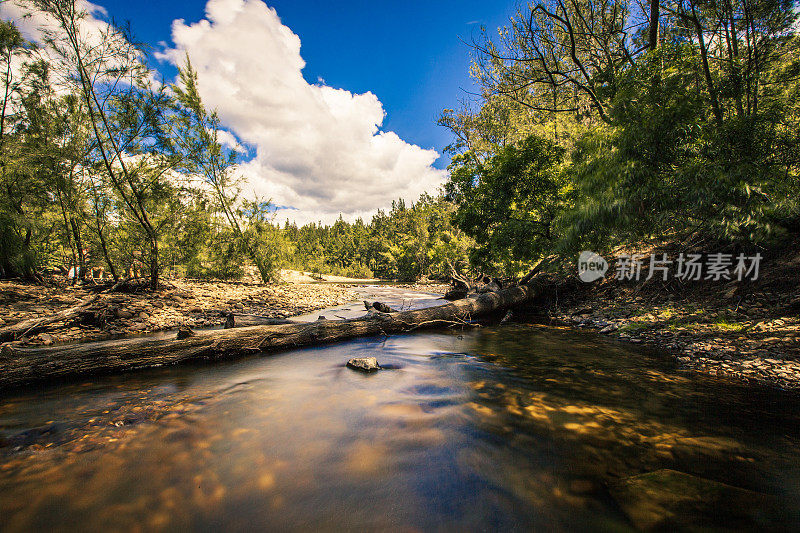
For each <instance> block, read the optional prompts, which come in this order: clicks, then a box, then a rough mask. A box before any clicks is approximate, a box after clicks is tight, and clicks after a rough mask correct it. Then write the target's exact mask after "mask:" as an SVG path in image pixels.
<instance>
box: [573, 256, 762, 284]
mask: <svg viewBox="0 0 800 533" xmlns="http://www.w3.org/2000/svg"><path fill="white" fill-rule="evenodd" d="M761 259H762V258H761V254H760V253H756V254H755V255H746V254H743V253H740V254H738V255H736V256H734V255H733V254H724V253H713V254H683V253H681V254H678V257H676V258H674V259H672V258H669V257H668V256H667V254H665V253H662V254H655V253H653V254H650V255H649V256H647V255H644V254H621V255H620V256H619V257H617V261H616V263H615V265H614V279H617V280H635V281H639V280H640V279H642V278H643V277H644V279H645V280H649V279H651V278H654V277H655V278H657V279H658V278H660V279H661V280H663V281H667V280H668V279H669V278H670V275H671V276H672V277H673V278H674V279H679V280H682V281H700V280H709V281H722V280H726V281H727V280H737V281H742V280H745V279H750V280H753V281H755V280H757V279H758V274H759V268H760V265H761ZM645 265H647V269H646V276H644V273H643V267H644V266H645ZM607 271H608V262H607V261H606V260H605V259H603V257H601V256H600V255H599V254H597V253H595V252H589V251H583V252H581V254H580V256H579V257H578V277H579V278H580V279H581V281H585V282H587V283H588V282H592V281H595V280H597V279H600V278H602V277H604V276H605V274H606V272H607Z"/></svg>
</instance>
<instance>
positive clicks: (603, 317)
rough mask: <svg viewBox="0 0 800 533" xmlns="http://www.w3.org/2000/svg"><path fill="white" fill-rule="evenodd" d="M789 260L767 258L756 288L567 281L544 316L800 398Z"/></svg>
mask: <svg viewBox="0 0 800 533" xmlns="http://www.w3.org/2000/svg"><path fill="white" fill-rule="evenodd" d="M782 252H783V253H780V254H778V253H773V254H767V256H766V257H765V260H764V263H763V265H762V269H761V272H762V275H761V276H760V277H759V279H757V280H755V281H742V282H739V281H735V280H734V281H699V282H683V283H680V282H677V281H676V280H669V281H668V282H663V281H661V280H656V279H655V278H654V279H652V280H650V281H619V280H616V279H613V274H612V275H611V276H609V278H611V279H608V278H607V279H605V280H602V281H596V282H593V283H582V282H580V281H577V279H576V278H575V277H574V276H561V278H560V281H559V283H557V284H556V286H557V288H556V290H554V291H551V295H550V297H548V298H547V299H546V300H543V301H541V302H539V306H538V307H537V310H538V312H543V313H545V314H547V315H548V317H549V318H550V319H551V320H553V321H556V322H560V323H565V324H568V325H572V326H574V327H579V328H588V329H593V330H597V331H599V332H600V333H602V334H604V335H608V336H610V337H615V338H618V339H620V340H622V341H626V342H631V343H635V344H640V345H650V346H653V347H656V348H659V349H661V350H666V351H667V352H669V353H671V354H672V355H673V356H674V357H675V358H676V359H677V361H678V362H679V363H680V364H681V365H683V366H685V367H688V368H693V369H695V370H698V371H701V372H705V373H708V374H713V375H719V376H728V377H733V378H735V379H742V380H746V381H749V382H754V383H761V384H767V385H770V386H777V387H779V388H784V389H794V390H800V317H799V316H798V315H799V314H800V274H798V273H799V272H800V253H798V252H797V251H786V250H783V251H782ZM645 276H646V272H645V273H644V274H643V276H642V280H644V278H645Z"/></svg>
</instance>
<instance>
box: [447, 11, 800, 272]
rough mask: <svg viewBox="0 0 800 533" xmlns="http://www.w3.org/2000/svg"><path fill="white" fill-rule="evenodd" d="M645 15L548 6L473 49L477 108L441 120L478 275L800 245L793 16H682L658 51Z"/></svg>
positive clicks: (799, 111)
mask: <svg viewBox="0 0 800 533" xmlns="http://www.w3.org/2000/svg"><path fill="white" fill-rule="evenodd" d="M646 9H647V4H634V3H631V2H627V1H622V2H612V3H610V4H609V3H607V2H606V3H603V2H594V1H593V0H589V1H588V2H581V3H572V4H565V3H562V2H555V1H551V0H540V1H537V2H534V3H532V4H530V5H528V6H527V7H521V8H520V11H519V13H518V14H517V16H515V17H514V18H513V19H512V20H511V22H510V26H509V27H508V28H504V29H502V30H501V31H500V32H499V34H498V37H497V38H496V39H491V38H489V37H488V36H486V35H485V34H484V37H483V39H482V40H480V41H479V42H478V44H477V45H476V52H477V55H476V58H477V59H476V63H475V65H474V66H473V74H474V76H475V77H476V79H477V81H478V83H479V84H480V85H481V88H482V92H481V100H480V107H479V109H478V110H476V111H469V110H464V111H462V112H461V113H454V112H453V111H450V110H446V111H445V112H444V114H443V116H442V119H440V124H442V125H444V126H446V127H449V128H450V129H451V130H452V131H453V133H454V135H455V137H456V142H455V143H454V144H453V145H452V146H451V149H452V150H453V151H454V152H456V153H457V155H456V156H455V157H454V158H453V164H452V165H451V169H450V170H451V174H450V180H449V182H448V184H447V186H446V190H447V191H448V195H449V198H450V199H452V200H453V201H454V202H455V203H456V205H457V207H458V209H457V212H456V216H455V221H456V224H457V225H458V226H459V227H460V228H461V229H463V230H464V231H465V232H466V233H468V234H470V235H471V236H474V237H475V240H476V242H477V244H478V247H477V248H476V250H475V251H474V253H473V254H472V259H473V261H474V263H475V264H476V265H478V266H481V267H482V268H484V269H489V270H491V269H492V266H491V263H492V262H494V269H495V270H501V271H504V272H506V273H516V272H518V271H520V270H522V269H523V267H525V266H530V264H531V263H532V262H533V261H534V260H535V259H537V258H538V257H541V256H544V255H549V254H551V253H562V254H564V253H569V254H570V256H571V254H572V253H574V252H575V251H577V250H580V249H585V248H593V249H603V248H607V247H612V246H616V245H619V244H628V243H635V242H640V241H642V240H650V239H664V238H671V239H674V240H685V239H688V238H691V237H699V238H702V239H704V240H715V241H724V242H732V243H737V244H740V245H741V244H748V243H768V242H770V240H772V239H775V238H779V237H781V236H783V235H786V234H788V233H793V234H796V233H797V232H798V231H800V200H798V198H800V98H798V97H800V36H798V33H797V31H798V26H797V24H796V22H797V12H796V9H795V6H794V4H793V3H792V2H790V1H788V0H757V1H755V2H741V1H737V0H733V1H731V2H727V3H722V4H719V3H709V2H701V1H699V0H685V1H681V2H677V3H674V5H672V6H671V7H670V9H669V10H666V11H665V10H663V9H662V13H661V21H660V28H659V29H660V35H661V37H660V40H659V39H656V40H655V42H654V41H653V40H652V36H651V35H649V33H650V32H648V28H647V27H646V25H645V26H644V27H643V26H642V24H641V23H640V22H641V20H643V19H644V20H648V15H649V14H648V13H647V12H646V11H643V10H646ZM631 36H632V37H631ZM642 45H645V46H642ZM526 110H527V116H526V114H525V111H526ZM509 117H513V119H510V118H509ZM493 118H494V119H495V120H494V121H493V120H492V119H493ZM531 134H533V135H534V136H535V137H533V138H538V139H539V141H538V144H537V145H536V150H532V151H531V150H526V148H525V145H524V143H525V142H529V141H525V139H531V138H532V137H530V135H531ZM544 138H548V139H551V140H552V141H554V142H555V143H557V145H558V146H560V147H561V148H555V147H554V146H551V147H546V145H545V144H544V141H543V139H544ZM537 150H538V152H537ZM549 154H553V155H555V154H560V155H559V156H558V157H550V155H549ZM538 158H541V161H542V162H543V163H545V164H543V165H539V166H534V167H533V170H531V169H530V168H529V167H528V166H527V165H528V163H529V162H533V161H537V160H539V159H538ZM547 169H550V170H547ZM545 228H546V229H547V231H544V230H545ZM537 230H539V231H538V232H537Z"/></svg>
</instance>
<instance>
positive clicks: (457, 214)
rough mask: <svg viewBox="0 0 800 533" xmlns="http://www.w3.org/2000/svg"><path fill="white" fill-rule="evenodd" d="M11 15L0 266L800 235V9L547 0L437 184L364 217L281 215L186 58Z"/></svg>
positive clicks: (55, 13)
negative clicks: (160, 68)
mask: <svg viewBox="0 0 800 533" xmlns="http://www.w3.org/2000/svg"><path fill="white" fill-rule="evenodd" d="M25 4H26V5H27V7H28V8H29V9H30V10H31V11H32V12H39V13H45V14H47V15H49V16H50V17H51V19H52V20H53V21H55V23H54V25H53V26H52V27H50V28H48V29H47V30H46V36H47V38H46V39H45V41H46V42H45V44H44V45H39V46H37V45H35V44H33V43H31V42H27V41H26V40H25V39H24V38H23V37H22V34H21V33H20V31H19V29H18V28H17V27H16V26H15V24H14V23H13V22H7V21H4V22H2V23H0V73H2V80H3V81H2V83H3V87H2V93H3V102H2V110H1V111H0V182H2V190H1V191H0V277H6V278H9V277H22V278H32V279H38V278H41V276H43V275H46V274H48V273H62V274H69V276H70V277H71V278H72V279H73V280H74V281H76V282H77V281H80V280H82V279H84V278H87V277H92V278H95V277H97V276H100V277H108V278H113V279H115V280H119V279H123V278H126V277H129V276H136V277H142V278H144V279H147V280H148V281H149V283H150V285H151V286H153V287H156V286H157V285H158V282H159V279H160V278H161V277H163V276H184V277H190V278H217V279H238V278H240V277H241V276H242V275H243V274H244V273H245V271H246V270H247V268H248V267H255V268H256V269H257V270H258V272H259V274H260V276H261V278H262V280H263V281H264V282H267V281H270V280H274V279H275V278H276V273H277V272H278V270H279V269H280V268H295V269H298V270H307V271H312V272H319V273H333V274H340V275H347V276H351V277H372V276H377V277H381V278H385V279H399V280H415V279H444V278H447V277H448V276H449V275H450V274H451V272H452V268H455V269H456V270H459V271H471V272H484V273H490V274H496V275H505V276H510V275H519V274H522V273H524V272H526V271H528V270H529V269H530V267H531V266H532V265H533V264H535V263H536V262H538V261H540V260H541V259H542V258H547V257H554V256H555V257H573V256H574V254H575V252H576V251H579V250H581V249H594V250H599V251H602V250H608V249H610V248H613V247H616V246H620V245H624V244H626V243H636V242H641V241H645V240H653V239H661V240H662V241H663V240H670V241H674V242H687V240H690V239H698V240H701V241H703V242H713V243H717V244H719V245H721V246H734V247H740V248H747V247H753V246H758V247H764V246H769V245H772V244H775V243H779V242H781V241H782V240H785V239H787V238H792V237H793V236H796V234H797V232H798V231H800V204H798V196H800V195H798V193H800V184H799V183H798V170H799V169H800V167H799V165H800V137H799V136H800V127H799V126H800V98H798V97H799V96H800V95H799V94H798V91H799V89H800V83H799V81H798V80H799V78H798V76H800V47H798V43H799V42H800V40H798V35H797V30H798V21H797V12H796V10H795V7H794V4H793V2H791V1H790V0H741V1H740V0H713V1H709V0H679V1H673V2H658V1H653V2H650V3H641V2H633V1H612V2H609V1H595V0H588V1H579V0H570V1H566V0H544V1H538V2H534V3H531V4H530V5H527V6H522V7H520V8H519V9H518V12H517V13H516V15H515V16H513V17H512V18H511V19H510V20H509V23H508V25H507V26H506V27H503V28H500V29H499V30H498V31H497V32H494V31H491V30H489V29H486V28H483V29H482V31H481V32H480V33H479V34H478V35H475V36H474V38H473V40H472V43H471V46H472V53H473V64H472V69H471V74H472V76H473V78H474V79H475V81H476V83H477V85H478V86H479V87H480V91H479V93H478V94H475V95H472V96H471V97H470V98H468V99H466V100H465V101H464V102H461V104H460V105H459V106H454V108H453V109H446V110H444V111H443V113H442V114H441V117H440V118H439V124H440V125H441V126H442V127H445V128H448V129H449V130H450V131H451V132H452V134H453V139H454V142H453V143H452V144H451V145H450V146H449V147H448V151H449V152H450V155H451V157H452V161H451V164H450V166H449V168H448V178H447V182H446V183H445V185H444V187H443V189H442V190H440V191H431V192H430V194H425V195H423V196H422V197H421V198H419V199H418V200H417V201H415V202H414V203H409V204H407V203H406V202H404V201H402V200H398V201H396V202H395V203H394V204H393V206H392V207H391V209H390V210H388V211H384V210H380V211H378V212H377V214H376V215H375V216H374V217H373V218H372V220H370V221H364V220H360V219H359V220H356V221H355V222H352V223H351V222H348V221H345V220H343V219H342V218H340V219H339V220H338V221H336V222H335V223H333V224H329V225H328V224H322V223H311V224H306V225H303V226H298V225H297V224H294V223H290V222H288V221H286V222H284V221H282V220H280V218H279V213H280V212H279V211H278V210H277V209H276V207H275V206H274V205H272V203H271V202H270V200H269V199H268V198H254V197H248V196H247V195H245V194H244V193H243V191H244V190H245V184H246V180H247V176H245V175H242V174H241V173H239V172H238V169H239V166H238V165H239V163H240V158H241V157H242V156H241V154H240V153H239V152H240V151H239V150H238V149H237V147H236V146H231V145H230V143H229V142H227V140H226V139H225V138H224V137H223V134H224V131H223V130H222V127H221V125H220V120H219V117H218V116H217V115H216V113H215V112H214V110H209V109H207V108H206V107H205V106H204V104H203V102H202V99H201V98H200V95H199V92H198V88H197V83H198V74H197V72H195V70H194V69H193V68H192V64H191V61H190V58H189V57H186V60H185V63H184V64H183V66H182V67H181V68H180V71H179V76H178V79H177V80H176V81H175V82H174V83H168V82H166V81H164V80H160V79H158V76H157V75H156V73H155V71H154V70H153V69H152V68H151V66H150V63H149V60H150V56H149V51H148V50H149V48H148V47H147V46H145V45H139V44H136V41H135V39H133V37H132V34H131V29H130V28H129V27H127V26H124V25H109V26H108V27H107V28H106V29H104V30H103V31H102V32H101V33H100V34H99V35H97V34H90V33H88V32H86V31H84V29H83V28H82V26H83V25H84V23H85V21H86V16H87V14H86V12H84V11H82V9H81V7H80V6H81V4H79V3H76V2H75V1H74V0H31V1H27V2H25Z"/></svg>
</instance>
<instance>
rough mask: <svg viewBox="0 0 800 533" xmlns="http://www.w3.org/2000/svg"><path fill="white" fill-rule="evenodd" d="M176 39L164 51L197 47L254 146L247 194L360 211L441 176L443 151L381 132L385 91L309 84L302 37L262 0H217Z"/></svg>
mask: <svg viewBox="0 0 800 533" xmlns="http://www.w3.org/2000/svg"><path fill="white" fill-rule="evenodd" d="M172 39H173V41H174V48H171V49H168V50H166V51H165V52H163V53H162V54H160V57H161V58H162V59H167V60H169V61H171V62H172V63H174V64H181V63H182V62H183V59H184V57H185V55H186V54H188V56H189V58H190V59H191V61H192V64H193V66H194V67H195V69H196V70H197V71H198V75H199V80H198V88H199V91H200V95H201V97H202V98H203V101H204V103H205V105H206V106H207V107H208V108H209V109H216V110H217V112H218V114H219V117H220V120H221V122H222V125H223V126H225V128H226V129H229V130H230V131H231V132H233V133H234V134H235V135H236V136H237V137H238V138H239V139H240V140H241V141H243V142H244V143H246V144H247V145H249V146H251V147H254V148H255V155H254V157H253V158H252V159H251V160H250V161H248V162H246V163H244V164H242V165H241V171H242V172H243V173H244V175H245V176H246V177H247V179H248V192H254V193H255V194H258V195H259V196H262V197H268V198H272V200H273V202H274V203H275V204H277V205H281V206H291V207H292V208H294V209H291V210H286V211H279V213H278V216H279V219H283V218H290V219H294V220H297V221H298V222H299V223H302V222H306V221H312V220H323V221H326V222H330V221H332V220H333V219H335V218H336V217H337V216H338V215H339V213H342V214H344V216H345V218H350V219H352V218H355V217H356V216H364V215H368V214H370V213H372V212H373V211H374V210H376V209H378V208H382V207H386V206H388V205H389V204H391V201H392V200H393V199H397V198H404V199H406V200H415V199H416V198H417V197H418V196H419V195H420V194H421V193H422V192H424V191H428V192H433V191H434V190H435V189H436V188H437V187H438V186H439V185H440V184H441V183H442V181H443V179H444V176H445V172H444V171H442V170H439V169H435V168H433V167H432V166H431V165H432V164H433V162H434V161H435V160H436V159H437V158H438V157H439V154H437V153H436V151H435V150H432V149H430V150H426V149H423V148H420V147H419V146H415V145H412V144H409V143H407V142H405V141H404V140H403V139H401V138H400V137H399V136H397V135H396V134H395V133H393V132H384V131H381V130H380V126H381V124H382V123H383V119H384V115H385V113H384V109H383V106H382V104H381V102H380V101H379V100H378V98H377V96H375V95H374V94H372V93H371V92H367V93H364V94H353V93H351V92H349V91H346V90H343V89H336V88H333V87H329V86H326V85H324V83H323V81H322V80H320V82H319V83H318V84H309V83H308V82H306V80H305V79H304V78H303V75H302V69H303V67H304V66H305V62H304V61H303V58H302V56H301V55H300V38H299V37H298V36H297V35H295V34H294V33H293V32H292V31H291V30H290V29H289V28H288V27H286V26H284V25H283V24H282V23H281V21H280V18H279V17H278V14H277V13H276V11H275V10H274V9H271V8H269V7H268V6H267V5H266V4H264V3H263V2H261V1H260V0H210V1H209V2H208V4H207V5H206V18H205V19H204V20H201V21H200V22H197V23H194V24H186V23H185V22H184V21H183V20H176V21H175V22H173V27H172Z"/></svg>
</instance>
